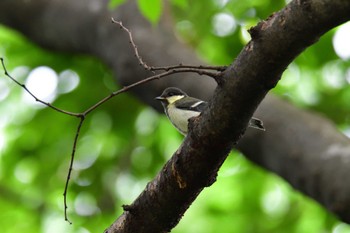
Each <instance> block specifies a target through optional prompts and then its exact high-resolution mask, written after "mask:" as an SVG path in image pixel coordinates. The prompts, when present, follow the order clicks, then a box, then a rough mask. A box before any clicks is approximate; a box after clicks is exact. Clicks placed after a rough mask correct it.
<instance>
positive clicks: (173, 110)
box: [155, 87, 265, 136]
mask: <svg viewBox="0 0 350 233" xmlns="http://www.w3.org/2000/svg"><path fill="white" fill-rule="evenodd" d="M155 99H156V100H159V101H160V102H161V104H162V105H163V108H164V112H165V114H166V116H167V117H168V118H169V120H170V122H171V123H172V124H173V125H174V126H175V128H176V129H177V130H178V131H179V132H180V133H181V134H183V135H185V136H186V135H187V133H188V120H189V119H190V118H192V117H196V116H199V115H200V114H201V112H202V111H203V110H204V109H205V108H206V107H207V105H208V103H207V102H206V101H203V100H200V99H196V98H193V97H191V96H188V95H187V94H186V93H185V92H184V91H182V90H181V89H179V88H176V87H168V88H166V89H165V90H164V91H163V93H162V94H161V95H160V96H158V97H156V98H155ZM248 126H249V127H251V128H255V129H259V130H263V131H265V128H264V126H263V122H262V121H261V120H260V119H258V118H255V117H252V118H251V119H250V121H249V124H248Z"/></svg>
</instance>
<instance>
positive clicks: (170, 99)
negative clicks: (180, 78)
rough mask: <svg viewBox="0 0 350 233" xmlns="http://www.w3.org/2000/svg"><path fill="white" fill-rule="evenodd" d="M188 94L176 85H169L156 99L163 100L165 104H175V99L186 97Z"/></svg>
mask: <svg viewBox="0 0 350 233" xmlns="http://www.w3.org/2000/svg"><path fill="white" fill-rule="evenodd" d="M186 96H187V94H186V93H185V92H183V91H182V90H180V89H179V88H176V87H168V88H167V89H165V90H164V91H163V93H162V94H161V95H160V96H158V97H156V100H159V101H161V102H162V104H163V105H165V106H167V105H168V104H173V103H174V102H175V101H177V100H180V99H182V98H184V97H186Z"/></svg>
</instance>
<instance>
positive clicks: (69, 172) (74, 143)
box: [63, 115, 85, 224]
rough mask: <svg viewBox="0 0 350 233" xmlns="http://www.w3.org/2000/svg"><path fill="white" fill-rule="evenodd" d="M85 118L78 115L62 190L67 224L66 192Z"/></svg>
mask: <svg viewBox="0 0 350 233" xmlns="http://www.w3.org/2000/svg"><path fill="white" fill-rule="evenodd" d="M84 120H85V115H81V117H80V122H79V125H78V128H77V131H76V134H75V137H74V142H73V149H72V154H71V158H70V163H69V170H68V174H67V179H66V185H65V186H64V192H63V202H64V219H65V220H66V221H67V222H69V224H72V222H71V221H70V220H69V219H68V214H67V209H68V206H67V193H68V185H69V180H70V177H71V174H72V170H73V163H74V157H75V152H76V148H77V144H78V138H79V135H80V129H81V127H82V125H83V122H84Z"/></svg>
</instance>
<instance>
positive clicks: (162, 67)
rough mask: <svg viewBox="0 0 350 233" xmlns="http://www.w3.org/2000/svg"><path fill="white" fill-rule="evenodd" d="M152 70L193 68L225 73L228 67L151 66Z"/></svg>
mask: <svg viewBox="0 0 350 233" xmlns="http://www.w3.org/2000/svg"><path fill="white" fill-rule="evenodd" d="M150 68H151V70H153V71H156V70H165V71H168V70H171V69H177V68H193V69H197V70H216V71H220V72H221V71H224V70H226V69H227V66H203V65H199V66H194V65H184V64H181V63H180V64H178V65H173V66H158V67H157V66H150Z"/></svg>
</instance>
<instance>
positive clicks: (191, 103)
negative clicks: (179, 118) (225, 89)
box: [175, 97, 208, 112]
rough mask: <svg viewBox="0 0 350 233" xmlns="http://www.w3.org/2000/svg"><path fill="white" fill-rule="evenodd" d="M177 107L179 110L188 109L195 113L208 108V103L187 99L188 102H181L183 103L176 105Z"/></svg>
mask: <svg viewBox="0 0 350 233" xmlns="http://www.w3.org/2000/svg"><path fill="white" fill-rule="evenodd" d="M175 105H176V107H177V108H180V109H186V110H190V111H195V112H202V111H203V110H204V109H205V108H206V106H207V105H208V103H207V102H205V101H203V100H199V99H196V98H192V97H187V98H186V100H184V101H181V103H175Z"/></svg>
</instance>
